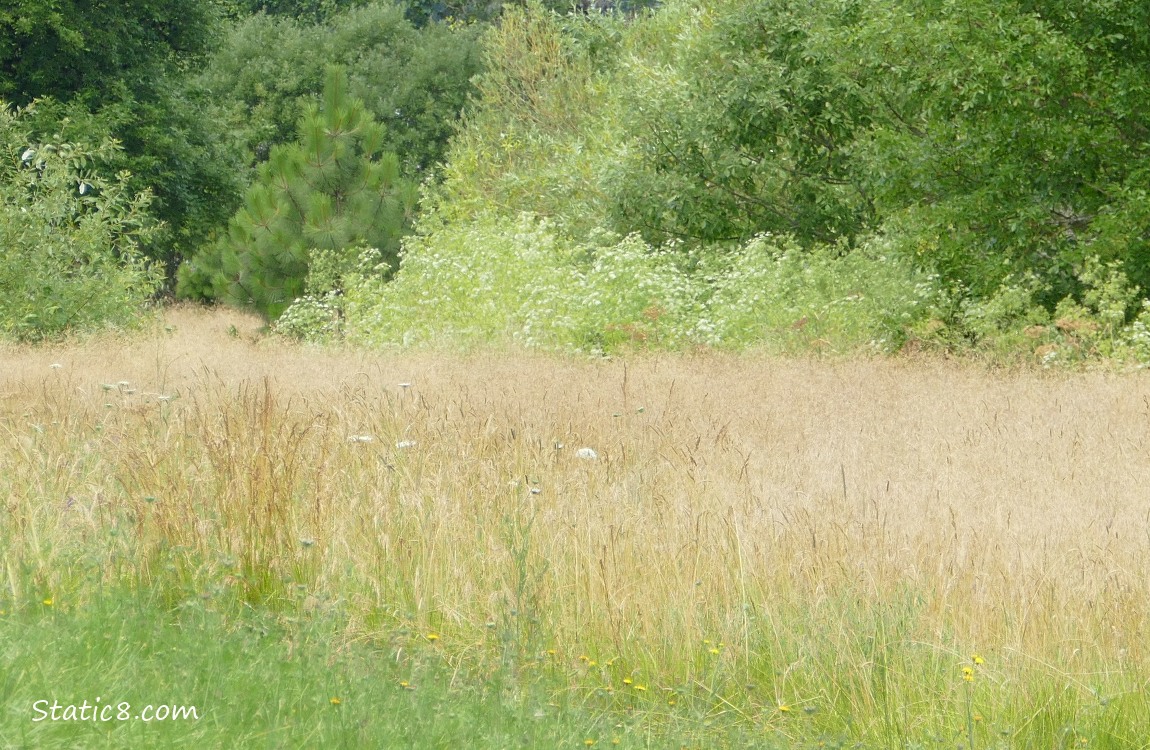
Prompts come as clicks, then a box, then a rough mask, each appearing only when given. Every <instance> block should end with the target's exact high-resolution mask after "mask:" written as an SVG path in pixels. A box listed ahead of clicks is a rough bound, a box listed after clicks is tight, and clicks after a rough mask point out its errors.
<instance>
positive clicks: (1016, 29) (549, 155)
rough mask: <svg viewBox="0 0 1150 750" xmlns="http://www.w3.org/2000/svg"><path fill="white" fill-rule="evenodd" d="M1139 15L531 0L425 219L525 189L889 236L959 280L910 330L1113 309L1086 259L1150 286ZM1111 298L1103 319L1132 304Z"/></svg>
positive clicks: (950, 340)
mask: <svg viewBox="0 0 1150 750" xmlns="http://www.w3.org/2000/svg"><path fill="white" fill-rule="evenodd" d="M1039 5H1040V6H1041V7H1039ZM1147 13H1148V11H1147V10H1146V8H1145V7H1143V4H1140V3H1135V2H1132V1H1130V0H1107V1H1106V2H1096V3H1087V4H1085V5H1083V4H1077V3H1075V4H1069V3H1056V4H1054V5H1048V4H1045V3H1043V4H1035V3H1025V2H1009V3H999V2H990V1H989V0H978V1H977V2H973V3H964V4H955V3H952V2H944V1H943V0H821V1H820V2H817V3H807V2H794V1H793V0H770V2H755V3H752V2H748V1H747V0H709V1H708V2H706V3H704V4H703V5H701V6H700V5H699V4H698V3H687V2H678V1H673V2H670V3H669V4H667V5H666V6H665V7H663V8H661V9H660V10H659V12H657V13H656V14H654V15H652V16H650V17H644V18H637V19H633V20H630V21H625V22H624V21H620V20H618V19H601V18H586V19H580V18H577V17H568V18H566V19H560V18H558V17H557V16H555V15H553V14H549V13H547V12H546V11H544V10H543V9H542V8H540V7H539V6H537V5H536V6H528V8H526V9H524V10H522V11H514V12H508V13H506V14H505V16H504V19H503V23H501V25H500V26H499V28H497V29H495V30H493V31H492V33H491V34H490V35H489V36H488V37H487V40H486V41H487V45H486V48H485V60H486V65H487V67H486V71H485V72H484V74H483V75H482V76H481V77H480V78H478V79H477V87H478V89H479V92H480V97H481V98H480V99H479V100H478V101H477V103H476V105H475V106H474V108H473V109H472V110H471V111H469V112H468V114H467V116H466V119H465V123H464V126H463V128H462V130H461V133H460V134H459V136H458V137H457V138H456V140H455V141H454V143H453V145H452V149H451V153H450V158H449V162H448V165H447V167H446V169H445V182H444V184H443V186H442V187H441V188H439V189H437V190H435V191H433V192H432V193H431V195H430V197H431V200H430V201H429V204H428V205H429V206H431V211H432V214H433V215H431V216H428V217H427V218H426V219H425V220H424V225H425V227H427V229H428V231H430V232H434V231H438V230H437V229H435V227H440V228H450V226H451V225H452V224H454V223H462V224H464V225H466V224H469V223H470V222H472V221H474V220H475V219H476V217H481V216H483V215H485V214H486V213H488V212H495V213H498V214H501V215H503V216H505V217H510V216H514V215H516V214H517V213H518V212H519V211H523V210H528V211H531V212H534V213H536V214H538V215H540V216H544V217H547V218H548V219H549V220H551V221H552V222H554V224H555V226H557V227H559V228H561V229H562V231H564V232H567V233H569V234H570V235H571V236H584V235H587V234H589V233H591V232H594V231H596V230H600V229H607V230H609V231H611V232H615V233H617V234H619V235H628V234H631V233H633V232H639V233H641V235H642V236H643V238H644V239H645V240H646V242H647V243H648V244H650V245H652V246H664V245H665V243H666V242H667V240H677V241H680V242H679V244H678V245H675V246H676V247H678V248H679V252H681V253H682V254H684V255H685V256H690V255H691V254H692V253H702V254H703V255H715V254H718V255H722V254H724V253H731V252H736V251H734V248H737V247H739V246H743V245H746V243H748V242H749V241H750V240H751V238H753V237H755V236H757V235H759V234H762V233H772V234H775V235H779V236H787V237H790V238H793V241H794V243H795V248H794V249H793V250H792V251H791V252H790V253H789V256H788V257H793V258H798V257H799V256H801V255H802V254H803V253H814V254H815V255H819V254H820V253H823V254H824V255H823V256H821V257H824V258H825V263H826V265H825V266H824V261H823V260H816V261H815V262H814V265H815V266H817V267H819V268H824V267H825V268H826V269H828V270H827V273H831V274H833V273H839V272H841V273H842V274H843V275H844V277H847V278H849V277H850V276H851V275H852V274H853V273H855V271H854V270H853V269H852V268H851V266H850V263H849V259H850V257H851V255H852V254H854V253H855V252H860V251H861V252H863V261H865V260H866V257H867V256H866V253H867V252H869V250H868V248H871V247H873V246H874V243H875V242H876V240H875V239H874V238H876V237H879V238H882V239H881V244H882V248H883V249H882V251H881V252H880V253H879V254H878V255H879V257H883V258H886V259H887V260H886V262H887V263H888V264H894V265H896V266H897V267H899V268H901V269H903V270H904V271H905V270H906V269H908V268H909V267H911V266H913V267H915V268H917V269H919V271H920V272H921V273H922V274H925V275H926V276H927V277H929V276H932V275H937V276H938V279H937V281H936V282H933V286H934V287H936V288H938V289H946V290H947V292H946V294H945V295H942V296H939V297H938V300H937V302H938V305H939V307H938V309H937V310H936V313H937V317H935V318H932V319H931V321H933V322H929V324H928V325H927V328H929V329H930V330H929V331H917V329H915V330H916V332H914V333H913V334H912V335H913V336H914V337H916V338H917V337H919V336H920V335H925V336H926V339H929V340H932V341H935V342H936V343H938V342H942V341H945V342H946V344H945V345H946V346H957V347H960V348H965V347H968V346H970V345H972V344H973V345H977V344H978V342H979V341H984V340H985V341H986V343H987V344H988V346H989V347H990V348H991V349H994V350H998V349H999V348H1000V347H1001V346H1003V345H1008V346H1016V345H1017V346H1022V347H1024V348H1026V347H1028V346H1029V343H1028V342H1030V340H1031V339H1028V338H1026V337H1025V336H1023V335H1022V333H1021V331H1023V330H1025V329H1026V328H1027V327H1031V326H1034V325H1037V323H1035V322H1034V321H1035V320H1037V319H1039V318H1042V317H1043V316H1050V315H1052V314H1054V313H1055V310H1056V308H1057V307H1058V306H1059V305H1063V306H1064V308H1065V305H1069V304H1071V303H1073V304H1076V305H1079V306H1080V307H1081V308H1082V309H1084V310H1087V311H1088V312H1089V311H1094V310H1096V308H1097V305H1096V303H1095V302H1092V301H1091V300H1089V299H1087V295H1089V294H1092V293H1093V292H1092V291H1091V290H1093V289H1096V288H1097V284H1095V282H1093V281H1091V280H1090V279H1089V278H1088V277H1089V274H1084V273H1083V269H1084V268H1085V267H1086V264H1087V263H1088V262H1089V259H1090V258H1097V259H1098V260H1099V262H1101V263H1103V264H1104V265H1105V266H1106V267H1107V268H1112V269H1113V272H1114V273H1115V274H1122V275H1124V278H1125V279H1127V281H1128V283H1129V285H1130V286H1131V287H1132V288H1133V287H1137V288H1141V289H1148V288H1150V231H1148V229H1150V199H1148V196H1150V193H1148V192H1147V189H1146V187H1145V185H1146V177H1147V175H1150V161H1148V156H1150V154H1148V149H1150V130H1148V129H1147V128H1146V126H1145V125H1144V124H1143V122H1142V118H1141V115H1140V113H1144V112H1145V111H1146V110H1147V109H1150V76H1148V75H1147V74H1146V70H1147V66H1146V63H1147V61H1150V43H1148V42H1147V35H1146V33H1145V28H1146V25H1145V24H1143V23H1142V21H1145V20H1146V17H1147ZM826 246H832V247H834V248H836V249H835V251H834V252H833V253H829V254H826V251H824V250H820V249H819V248H824V247H826ZM736 254H737V252H736ZM685 262H688V263H689V261H685ZM785 266H786V264H785V263H784V264H783V266H782V267H785ZM835 266H837V267H838V270H836V271H830V270H829V269H830V268H832V267H835ZM896 275H897V274H896ZM1020 279H1025V280H1026V281H1025V282H1023V283H1022V285H1021V286H1020V285H1019V282H1018V280H1020ZM844 283H846V282H845V281H844ZM801 288H803V287H802V286H801V285H799V286H797V287H796V289H801ZM794 293H797V292H794ZM900 293H901V292H900ZM1067 298H1069V302H1064V300H1067ZM786 302H787V300H786V299H782V298H780V299H779V300H778V304H780V305H782V309H780V310H774V311H771V312H770V314H768V312H763V313H762V314H763V315H765V316H766V319H778V320H781V319H783V318H785V317H786V314H785V313H783V312H782V310H784V309H786V307H787V305H786ZM880 306H887V304H886V302H885V301H884V302H882V303H881V304H880ZM889 307H890V308H891V309H892V310H898V309H902V303H901V302H900V301H899V298H898V297H897V296H896V297H895V298H893V299H891V300H890V303H889ZM1119 307H1121V306H1119ZM1117 309H1118V308H1114V309H1113V310H1112V311H1111V312H1108V313H1107V315H1109V316H1111V317H1110V318H1108V319H1107V321H1104V322H1102V323H1100V325H1102V328H1104V329H1106V330H1108V331H1112V332H1113V331H1114V330H1116V329H1115V326H1116V325H1119V323H1121V324H1122V325H1125V324H1126V323H1127V322H1128V321H1129V316H1130V315H1132V314H1134V312H1135V306H1134V305H1126V306H1125V310H1126V313H1125V314H1126V318H1125V319H1124V320H1123V321H1117V320H1116V319H1115V317H1114V316H1116V315H1117V314H1118V313H1117ZM1089 314H1090V315H1096V314H1100V313H1097V312H1089ZM808 325H809V323H808ZM1119 327H1121V326H1119ZM912 328H914V327H912ZM1006 332H1012V333H1011V334H1010V336H1007V337H1006V338H1004V337H1003V334H1004V333H1006ZM922 340H925V339H922ZM922 340H920V341H922ZM1008 340H1009V342H1012V343H1007V342H1008ZM1039 340H1043V339H1041V338H1040V339H1039ZM1116 340H1117V339H1116ZM892 341H893V339H892Z"/></svg>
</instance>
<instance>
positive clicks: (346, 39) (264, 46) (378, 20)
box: [194, 2, 480, 175]
mask: <svg viewBox="0 0 1150 750" xmlns="http://www.w3.org/2000/svg"><path fill="white" fill-rule="evenodd" d="M477 38H478V29H477V28H476V27H467V26H447V25H444V24H433V25H430V26H427V27H426V28H423V29H416V28H415V27H413V26H412V25H411V23H409V22H408V21H407V20H406V19H405V18H404V15H403V8H402V7H400V6H398V5H395V4H392V3H390V2H373V3H370V4H367V5H365V6H362V7H359V6H357V7H351V8H346V9H342V10H340V11H338V12H334V13H332V14H331V15H330V16H328V17H326V18H325V19H324V20H322V21H314V20H307V19H298V20H297V19H293V18H285V17H274V16H267V15H262V14H261V15H256V16H251V17H248V18H244V19H241V20H240V21H239V22H238V23H236V25H235V26H234V27H233V28H231V29H230V31H229V32H228V33H227V35H226V36H225V38H224V39H223V42H222V44H221V45H220V49H219V50H218V51H217V52H216V53H215V54H214V55H213V57H212V58H211V61H210V64H209V65H208V66H207V68H206V69H205V70H204V71H203V72H202V73H201V74H200V75H198V76H197V77H196V79H195V81H194V87H195V88H196V89H197V90H199V91H203V92H206V93H207V94H209V95H210V96H211V97H213V98H214V99H215V100H216V102H217V103H218V105H219V107H220V108H221V110H222V112H221V115H220V116H221V117H222V119H223V120H225V121H226V124H227V128H228V130H229V132H230V133H231V145H232V148H233V149H234V150H235V152H236V153H237V155H240V154H242V156H243V158H244V159H245V160H246V161H247V163H248V164H250V165H253V164H256V163H257V162H261V161H264V160H265V159H266V158H267V155H268V153H270V149H271V147H272V146H274V145H277V144H281V143H287V142H290V141H291V140H293V139H294V138H295V128H296V123H297V122H298V120H299V117H300V116H301V114H302V113H303V112H304V111H305V109H306V107H307V106H308V105H309V104H311V103H313V102H314V101H315V100H316V99H317V97H318V95H319V92H320V91H321V89H322V88H323V80H324V69H325V67H326V66H327V65H331V64H338V65H342V66H344V67H345V68H346V69H347V71H348V75H349V78H350V85H351V92H352V94H353V95H355V96H357V97H358V98H360V99H362V100H363V101H364V103H365V104H366V106H367V109H368V111H369V112H371V113H372V114H373V115H374V116H375V118H376V119H377V120H379V121H380V122H381V123H383V124H384V125H385V126H386V127H387V132H388V141H389V143H390V144H391V146H392V147H393V148H394V149H395V150H396V153H398V154H401V155H402V158H403V163H402V166H403V170H404V172H405V174H408V175H415V174H417V173H420V172H423V171H426V170H429V169H430V168H431V167H432V166H433V165H434V164H435V163H436V162H438V161H440V160H441V159H442V156H443V149H444V146H445V144H446V142H447V138H448V136H449V135H450V133H451V131H452V129H453V127H454V123H455V121H456V120H457V118H458V116H459V112H460V110H461V109H462V107H463V105H464V102H465V101H466V99H467V96H468V93H469V92H470V90H471V87H470V83H469V81H470V79H471V77H472V76H473V75H475V74H476V72H478V66H479V62H480V59H479V52H478V42H477Z"/></svg>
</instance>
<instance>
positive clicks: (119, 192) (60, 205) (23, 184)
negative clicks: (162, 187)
mask: <svg viewBox="0 0 1150 750" xmlns="http://www.w3.org/2000/svg"><path fill="white" fill-rule="evenodd" d="M27 114H28V111H27V110H12V109H9V108H8V106H7V105H6V104H3V103H2V102H0V289H3V290H4V293H3V294H2V295H0V333H2V334H3V335H4V336H6V337H9V338H15V339H19V340H38V339H44V338H49V337H53V336H57V335H59V334H61V333H64V332H66V331H82V330H90V329H93V328H98V327H102V326H106V325H116V326H123V325H128V324H131V323H133V322H135V321H136V320H138V319H139V317H140V315H141V314H142V313H143V311H144V305H145V302H146V301H147V299H148V297H149V296H150V295H152V294H153V293H154V292H155V291H156V289H157V287H158V285H159V284H160V282H161V280H162V274H161V273H160V270H159V269H158V268H157V267H156V266H155V265H153V264H151V263H149V262H147V261H146V260H145V259H144V258H143V257H142V255H141V253H140V248H139V246H140V243H141V242H143V241H146V240H147V238H148V235H149V233H150V232H151V231H153V228H154V226H153V225H152V223H151V222H150V220H149V217H148V215H147V207H148V201H149V199H150V196H149V195H148V194H147V193H139V194H133V193H132V192H131V190H130V189H129V188H128V187H127V182H128V175H127V174H124V173H120V174H118V175H116V176H115V177H114V178H112V179H108V178H105V177H103V176H101V174H100V172H99V168H100V166H101V165H102V164H104V163H105V162H106V161H107V160H109V159H111V158H113V157H114V155H115V152H116V147H115V145H114V143H112V142H110V141H105V142H103V143H101V144H98V145H95V146H88V145H84V144H76V143H55V144H53V143H35V142H33V141H32V140H31V139H30V137H29V132H28V129H27V126H26V124H25V122H24V120H25V119H26V117H27Z"/></svg>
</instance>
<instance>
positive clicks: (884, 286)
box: [344, 215, 938, 352]
mask: <svg viewBox="0 0 1150 750" xmlns="http://www.w3.org/2000/svg"><path fill="white" fill-rule="evenodd" d="M881 250H882V246H881V244H879V243H877V242H876V243H875V244H874V245H873V247H868V249H867V250H865V251H859V252H857V253H853V254H851V255H850V256H848V257H847V258H845V259H840V258H839V257H838V252H837V251H836V250H834V249H831V248H822V249H819V250H818V251H816V252H813V253H805V252H802V251H801V250H799V248H798V246H797V245H796V244H795V242H794V241H793V240H788V239H779V240H776V239H773V238H770V237H765V236H764V237H758V238H755V239H754V240H753V241H751V242H750V243H748V244H747V245H746V246H745V247H743V248H740V250H739V251H738V252H737V253H735V254H733V255H717V254H713V253H703V254H699V253H688V252H685V251H684V250H683V249H682V248H681V247H679V246H678V245H677V244H675V243H671V244H669V245H666V246H663V247H660V248H653V247H651V246H649V245H647V244H646V243H645V242H644V241H643V240H642V239H641V238H640V237H639V236H638V235H630V236H627V237H623V238H620V237H618V236H615V235H611V234H605V233H599V234H598V235H594V236H592V237H591V238H590V239H588V240H585V241H574V240H572V239H570V237H569V236H568V235H565V234H564V233H563V232H562V231H561V230H559V229H558V228H557V227H556V226H555V225H553V224H551V223H549V222H547V221H545V220H544V221H540V220H538V219H536V218H534V217H532V216H530V215H523V216H520V217H518V218H517V219H515V220H505V219H499V218H496V217H486V218H481V219H479V220H477V221H476V222H474V223H472V224H469V225H453V226H452V227H448V228H444V229H441V230H439V231H437V232H433V233H431V234H429V235H423V236H414V237H411V238H409V239H408V241H407V243H406V245H405V252H404V256H403V260H402V264H401V267H400V271H399V273H398V274H397V276H396V278H395V279H394V280H393V281H391V282H387V283H384V282H382V281H381V280H380V279H379V277H377V276H359V277H354V278H352V279H351V280H350V281H349V282H348V283H347V285H346V287H345V288H346V295H345V296H346V300H345V305H344V313H345V320H344V326H345V331H346V334H347V337H348V339H349V340H351V341H353V342H356V343H363V344H369V345H374V346H380V345H387V344H401V345H421V344H436V345H442V344H464V345H474V344H482V343H497V344H503V343H516V344H519V345H523V346H529V347H543V348H559V349H580V350H590V351H600V352H602V351H613V350H618V349H628V348H649V347H659V348H667V347H669V348H682V347H687V346H691V345H696V344H703V345H712V346H721V347H729V348H745V347H751V346H760V347H762V346H765V347H768V348H771V349H775V350H779V351H803V350H807V349H810V348H815V349H818V350H824V351H848V350H857V349H868V350H873V349H878V350H891V349H894V348H897V347H898V346H899V345H900V344H901V343H902V340H903V338H904V331H905V329H906V328H908V327H911V326H913V325H914V324H915V323H916V322H918V321H919V320H920V319H922V318H924V317H925V316H927V315H930V314H931V313H932V312H933V305H934V304H935V302H936V299H937V297H938V293H937V290H936V287H935V285H934V279H932V278H931V277H928V276H925V275H922V274H918V273H916V272H915V271H914V270H913V269H912V268H910V267H909V266H908V265H907V264H905V263H900V262H898V261H897V260H895V259H891V258H888V257H885V256H883V255H882V254H881Z"/></svg>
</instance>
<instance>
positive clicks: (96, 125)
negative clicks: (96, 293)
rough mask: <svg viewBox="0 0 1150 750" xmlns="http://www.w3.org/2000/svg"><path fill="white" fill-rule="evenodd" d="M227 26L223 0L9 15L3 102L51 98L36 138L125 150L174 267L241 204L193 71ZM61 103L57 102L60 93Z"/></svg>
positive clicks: (36, 119) (38, 9) (139, 2)
mask: <svg viewBox="0 0 1150 750" xmlns="http://www.w3.org/2000/svg"><path fill="white" fill-rule="evenodd" d="M218 28H219V13H218V7H217V5H216V3H215V2H213V1H212V0H193V1H191V2H186V1H184V0H125V1H124V2H119V3H117V4H116V6H115V8H114V9H107V8H104V9H97V10H93V9H92V8H90V7H89V4H87V3H78V2H74V1H73V0H49V1H48V2H40V0H36V1H35V2H31V1H26V0H18V2H17V3H16V7H15V8H14V9H12V10H0V97H4V98H6V99H8V100H10V101H12V102H14V103H16V104H18V105H23V104H27V103H29V102H31V101H32V100H33V99H37V100H40V102H39V106H38V107H37V112H36V114H35V115H34V116H32V117H30V118H29V120H28V127H29V129H30V130H31V131H32V133H33V135H34V137H35V138H37V139H39V140H45V141H59V140H69V141H72V142H81V141H84V142H97V141H99V140H100V139H101V138H103V137H106V136H109V135H111V136H114V137H115V138H116V139H117V140H118V141H119V142H120V143H121V145H122V149H121V150H120V151H119V152H117V153H116V154H114V155H112V156H111V157H110V159H111V161H110V163H109V167H110V168H111V169H113V170H126V171H129V172H130V173H131V177H130V178H129V187H130V189H131V190H132V191H134V192H141V191H144V190H149V191H150V192H151V193H152V194H153V195H154V200H153V201H152V202H151V204H150V206H149V209H148V210H149V212H150V213H151V214H152V215H153V216H154V217H156V218H157V219H159V220H160V222H161V223H162V229H161V230H160V231H157V232H154V233H153V234H151V235H150V236H149V237H148V238H147V240H146V242H144V243H143V244H142V249H143V250H144V251H145V253H146V254H147V255H148V256H149V257H151V258H153V259H155V260H161V261H163V262H165V263H166V264H167V266H168V270H169V272H174V269H175V267H176V265H178V263H179V262H180V260H181V259H182V257H183V255H184V254H185V253H188V252H189V251H190V250H191V249H192V248H194V247H195V246H197V245H199V244H200V243H202V242H203V241H204V240H205V239H206V238H207V237H208V236H209V235H210V234H211V232H212V231H213V230H214V229H215V228H216V227H218V226H220V225H221V224H222V223H223V222H224V221H225V220H226V218H227V217H228V216H229V215H230V214H231V213H232V212H233V211H234V210H235V206H236V203H237V201H238V198H239V195H240V193H241V182H240V178H241V177H242V174H241V173H240V172H239V171H238V170H237V169H236V167H237V163H236V160H235V159H234V158H233V157H232V156H230V155H229V154H228V153H227V151H226V148H227V145H228V144H227V143H226V141H225V139H224V137H223V134H224V132H223V130H222V129H221V128H220V127H219V121H220V118H218V117H215V116H213V115H212V114H211V112H212V108H211V106H210V102H209V101H208V100H205V99H204V98H202V97H197V96H196V95H195V94H194V93H192V92H188V91H186V90H185V87H184V85H183V79H184V75H185V73H186V71H187V70H188V68H189V67H190V66H191V65H192V64H194V63H196V62H198V61H200V60H201V59H202V58H203V56H204V55H205V54H206V53H207V52H208V51H209V49H210V47H211V45H212V43H213V37H214V36H215V34H216V32H217V29H218ZM49 98H50V99H51V100H54V101H48V99H49Z"/></svg>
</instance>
